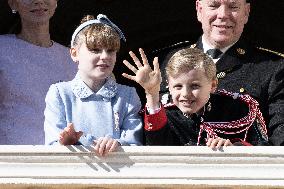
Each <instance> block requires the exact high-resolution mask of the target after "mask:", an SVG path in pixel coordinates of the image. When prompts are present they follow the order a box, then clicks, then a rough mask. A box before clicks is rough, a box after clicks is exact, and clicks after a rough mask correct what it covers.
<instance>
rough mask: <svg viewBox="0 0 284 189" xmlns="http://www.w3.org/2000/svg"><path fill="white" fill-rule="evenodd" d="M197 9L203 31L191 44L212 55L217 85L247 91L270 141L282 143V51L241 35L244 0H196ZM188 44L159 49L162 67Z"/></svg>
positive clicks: (244, 20)
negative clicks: (253, 42) (251, 42)
mask: <svg viewBox="0 0 284 189" xmlns="http://www.w3.org/2000/svg"><path fill="white" fill-rule="evenodd" d="M196 11H197V18H198V21H199V22H200V23H201V24H202V29H203V35H202V36H201V37H200V39H199V40H198V42H197V43H196V44H194V45H191V47H193V48H199V49H203V51H204V52H206V53H207V54H208V55H209V56H211V57H212V58H213V60H214V62H215V63H216V67H217V77H218V79H219V84H218V88H219V89H226V90H228V91H232V92H238V93H247V94H250V95H251V96H252V97H254V98H255V99H256V100H257V101H258V102H259V104H260V110H261V112H262V113H263V116H264V118H265V121H266V125H267V129H268V135H269V142H270V144H271V145H284V87H283V86H284V61H283V57H281V56H283V54H281V53H276V52H273V51H270V50H267V49H263V48H258V47H255V46H253V45H251V44H249V43H248V42H247V41H245V40H244V39H243V37H242V36H241V35H242V32H243V28H244V25H245V24H246V23H247V21H248V18H249V12H250V3H249V2H248V1H246V0H234V1H231V0H196ZM188 46H190V45H189V43H188V42H185V43H179V44H176V45H172V46H170V47H168V48H164V49H162V50H161V51H158V54H157V53H156V55H158V56H159V60H160V64H161V65H160V67H161V71H162V72H163V70H164V69H163V68H164V67H165V65H166V63H167V57H170V55H172V54H173V53H174V52H176V51H177V50H179V49H181V48H184V47H188ZM163 56H165V57H164V59H163ZM162 75H163V77H164V76H165V74H163V73H162ZM163 81H164V82H163V83H162V85H161V92H164V94H163V95H162V102H163V101H164V102H166V101H167V99H168V96H167V95H168V94H166V91H167V84H166V82H165V78H163Z"/></svg>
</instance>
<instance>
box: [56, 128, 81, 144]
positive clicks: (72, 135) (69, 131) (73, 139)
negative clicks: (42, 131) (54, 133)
mask: <svg viewBox="0 0 284 189" xmlns="http://www.w3.org/2000/svg"><path fill="white" fill-rule="evenodd" d="M82 135H83V132H82V131H78V132H76V131H75V129H74V125H73V123H68V124H67V127H65V128H64V130H63V131H62V132H61V133H60V135H59V143H60V144H61V145H73V144H76V143H77V142H78V141H79V139H80V137H81V136H82Z"/></svg>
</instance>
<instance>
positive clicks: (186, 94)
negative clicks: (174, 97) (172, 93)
mask: <svg viewBox="0 0 284 189" xmlns="http://www.w3.org/2000/svg"><path fill="white" fill-rule="evenodd" d="M190 94H191V90H190V89H189V88H188V87H184V88H183V90H182V91H181V95H182V96H183V97H188V96H190Z"/></svg>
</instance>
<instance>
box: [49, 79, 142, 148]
mask: <svg viewBox="0 0 284 189" xmlns="http://www.w3.org/2000/svg"><path fill="white" fill-rule="evenodd" d="M45 101H46V108H45V111H44V115H45V122H44V130H45V144H54V143H57V142H58V139H59V133H60V132H62V131H63V129H64V128H65V127H66V126H67V123H73V124H74V127H75V130H76V131H83V133H84V134H83V136H82V137H81V138H80V140H79V143H81V144H83V145H92V144H93V141H94V140H96V139H98V138H99V137H104V136H110V137H113V138H115V139H118V141H119V142H120V143H121V144H122V145H141V144H142V120H141V118H140V116H139V115H138V112H139V110H140V108H141V102H140V99H139V97H138V95H137V93H136V90H135V88H133V87H128V86H125V85H120V84H117V83H116V82H115V81H114V80H113V79H112V78H108V79H107V81H106V83H105V84H104V86H103V87H102V88H101V89H100V90H99V91H98V92H97V93H94V92H93V91H92V90H91V89H90V88H89V87H88V86H87V85H86V84H85V83H84V82H83V81H82V80H81V79H80V77H79V75H78V74H77V75H76V77H75V78H74V79H73V80H72V81H69V82H61V83H56V84H53V85H51V86H50V88H49V91H48V93H47V95H46V99H45Z"/></svg>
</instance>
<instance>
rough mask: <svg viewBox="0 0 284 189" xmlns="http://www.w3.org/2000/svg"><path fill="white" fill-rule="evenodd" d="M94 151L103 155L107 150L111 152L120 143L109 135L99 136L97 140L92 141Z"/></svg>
mask: <svg viewBox="0 0 284 189" xmlns="http://www.w3.org/2000/svg"><path fill="white" fill-rule="evenodd" d="M94 145H95V147H94V149H95V152H96V153H97V154H98V155H100V156H105V155H107V154H108V153H109V152H113V151H115V150H116V149H117V147H118V146H120V143H119V142H118V141H117V140H115V139H113V138H110V137H100V138H99V139H98V140H95V141H94Z"/></svg>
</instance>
